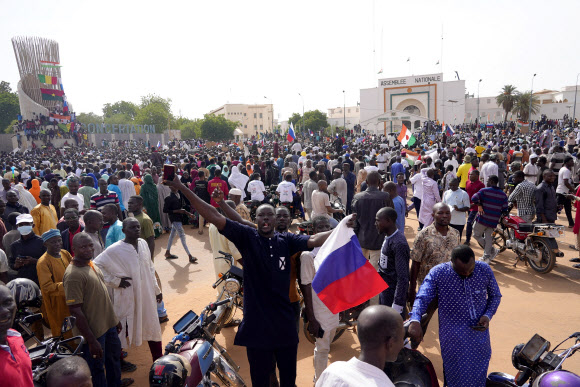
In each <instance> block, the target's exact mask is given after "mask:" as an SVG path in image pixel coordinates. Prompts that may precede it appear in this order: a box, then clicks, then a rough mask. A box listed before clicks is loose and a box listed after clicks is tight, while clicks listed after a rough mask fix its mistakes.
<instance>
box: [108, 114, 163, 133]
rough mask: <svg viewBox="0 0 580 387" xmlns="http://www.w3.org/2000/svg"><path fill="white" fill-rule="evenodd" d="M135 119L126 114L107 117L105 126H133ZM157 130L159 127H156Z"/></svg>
mask: <svg viewBox="0 0 580 387" xmlns="http://www.w3.org/2000/svg"><path fill="white" fill-rule="evenodd" d="M133 122H134V120H133V118H132V117H131V116H130V115H129V114H126V113H117V114H113V115H112V116H110V117H105V124H111V125H112V124H132V123H133ZM155 129H157V127H155Z"/></svg>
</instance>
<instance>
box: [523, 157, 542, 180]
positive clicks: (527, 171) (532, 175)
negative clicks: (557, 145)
mask: <svg viewBox="0 0 580 387" xmlns="http://www.w3.org/2000/svg"><path fill="white" fill-rule="evenodd" d="M536 161H538V155H537V154H535V153H532V154H531V155H530V162H529V163H528V164H526V166H525V167H524V175H525V176H526V180H527V181H529V182H530V183H532V184H534V185H535V184H536V181H537V180H538V172H539V171H540V170H539V168H538V165H537V164H536Z"/></svg>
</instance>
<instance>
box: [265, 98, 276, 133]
mask: <svg viewBox="0 0 580 387" xmlns="http://www.w3.org/2000/svg"><path fill="white" fill-rule="evenodd" d="M264 98H265V99H269V100H270V108H271V110H270V114H271V115H272V126H271V127H270V132H271V133H272V134H274V103H272V98H268V97H266V96H264Z"/></svg>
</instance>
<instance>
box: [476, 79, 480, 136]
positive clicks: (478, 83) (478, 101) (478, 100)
mask: <svg viewBox="0 0 580 387" xmlns="http://www.w3.org/2000/svg"><path fill="white" fill-rule="evenodd" d="M480 84H481V79H480V80H479V82H477V125H479V105H480V104H481V100H480V99H479V85H480Z"/></svg>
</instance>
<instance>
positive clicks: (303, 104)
mask: <svg viewBox="0 0 580 387" xmlns="http://www.w3.org/2000/svg"><path fill="white" fill-rule="evenodd" d="M298 95H299V96H300V98H302V129H301V131H302V132H303V133H304V97H303V96H302V94H300V93H298Z"/></svg>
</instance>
